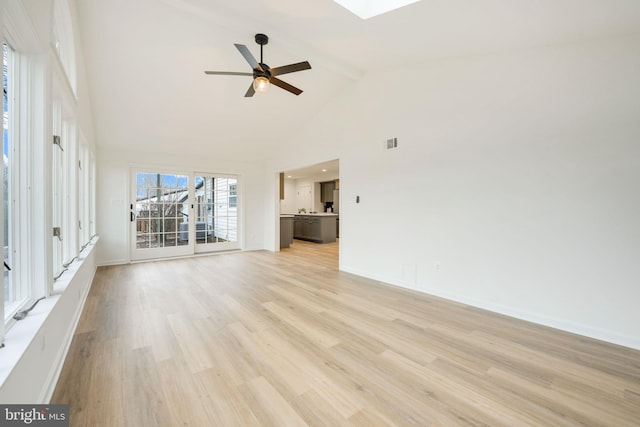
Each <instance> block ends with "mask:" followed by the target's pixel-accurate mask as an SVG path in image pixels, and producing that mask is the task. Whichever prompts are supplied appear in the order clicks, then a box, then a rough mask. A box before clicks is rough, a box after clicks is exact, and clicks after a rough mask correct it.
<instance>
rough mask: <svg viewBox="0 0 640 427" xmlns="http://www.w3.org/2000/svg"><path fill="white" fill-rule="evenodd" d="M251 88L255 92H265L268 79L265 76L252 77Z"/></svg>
mask: <svg viewBox="0 0 640 427" xmlns="http://www.w3.org/2000/svg"><path fill="white" fill-rule="evenodd" d="M253 89H254V90H255V91H256V92H257V93H265V92H266V91H267V89H269V79H268V78H266V77H256V78H255V79H253Z"/></svg>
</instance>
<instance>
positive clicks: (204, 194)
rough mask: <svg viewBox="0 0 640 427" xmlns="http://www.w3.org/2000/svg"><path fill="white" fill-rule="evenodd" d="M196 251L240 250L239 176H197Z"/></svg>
mask: <svg viewBox="0 0 640 427" xmlns="http://www.w3.org/2000/svg"><path fill="white" fill-rule="evenodd" d="M195 201H196V203H195V209H196V212H195V228H196V235H195V238H196V248H195V251H196V252H209V251H217V250H231V249H239V248H240V244H239V241H238V179H237V178H236V177H229V176H219V175H204V174H201V175H197V176H196V177H195Z"/></svg>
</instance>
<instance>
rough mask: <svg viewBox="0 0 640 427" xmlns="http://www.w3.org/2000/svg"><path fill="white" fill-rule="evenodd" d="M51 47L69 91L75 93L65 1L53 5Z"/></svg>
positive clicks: (71, 39)
mask: <svg viewBox="0 0 640 427" xmlns="http://www.w3.org/2000/svg"><path fill="white" fill-rule="evenodd" d="M52 40H53V47H54V49H55V51H56V53H57V54H58V59H59V60H60V64H61V65H62V68H63V69H64V71H65V73H66V75H67V79H68V81H69V85H70V86H71V90H72V91H73V92H74V94H75V92H76V53H75V43H74V39H73V27H72V25H71V13H70V12H69V5H68V4H67V0H55V1H54V4H53V34H52Z"/></svg>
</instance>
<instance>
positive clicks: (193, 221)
mask: <svg viewBox="0 0 640 427" xmlns="http://www.w3.org/2000/svg"><path fill="white" fill-rule="evenodd" d="M131 179H132V184H131V192H132V194H133V195H134V197H132V199H134V200H132V201H131V203H130V205H129V208H130V212H129V215H130V221H131V233H130V234H131V248H132V249H131V259H132V260H134V261H136V260H144V259H154V258H165V257H175V256H186V255H192V254H194V253H202V252H213V251H219V250H232V249H240V243H239V229H238V223H239V221H238V203H239V200H238V196H239V195H238V178H237V177H233V176H221V175H210V174H209V175H207V174H197V175H196V174H193V173H175V172H166V171H153V170H140V169H136V170H132V172H131Z"/></svg>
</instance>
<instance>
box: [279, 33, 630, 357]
mask: <svg viewBox="0 0 640 427" xmlns="http://www.w3.org/2000/svg"><path fill="white" fill-rule="evenodd" d="M380 81H384V84H380V83H379V82H380ZM371 88H372V89H371ZM391 137H398V141H399V148H398V149H397V150H394V151H385V150H383V148H382V147H383V143H384V141H385V140H386V139H387V138H391ZM298 141H299V144H298V143H297V142H298ZM335 157H339V159H340V192H341V205H340V219H341V221H340V222H341V230H340V234H341V239H340V254H341V268H342V269H343V270H346V271H349V272H354V273H357V274H361V275H363V276H368V277H372V278H376V279H380V280H383V281H386V282H389V283H392V284H397V285H400V286H405V287H409V288H413V289H417V290H421V291H424V292H427V293H431V294H435V295H440V296H444V297H447V298H451V299H453V300H457V301H462V302H465V303H469V304H472V305H475V306H478V307H484V308H488V309H491V310H494V311H498V312H502V313H506V314H509V315H513V316H516V317H520V318H524V319H528V320H532V321H535V322H539V323H542V324H547V325H551V326H554V327H558V328H561V329H565V330H568V331H573V332H577V333H580V334H584V335H588V336H592V337H596V338H600V339H604V340H608V341H611V342H615V343H620V344H623V345H626V346H630V347H635V348H640V310H638V307H637V304H638V301H640V286H638V284H639V283H640V221H639V220H638V218H640V36H638V35H636V36H629V37H624V38H616V39H610V40H602V41H598V42H590V43H584V44H574V45H565V46H556V47H547V48H539V49H531V50H527V51H521V52H513V53H509V54H503V55H487V56H480V57H473V58H465V59H453V60H447V61H439V62H432V63H428V64H421V66H419V67H418V66H416V68H415V69H404V70H397V69H388V70H381V71H379V72H374V73H371V74H369V75H368V76H366V78H365V79H363V81H362V82H361V83H360V84H359V86H357V87H356V88H355V89H354V91H353V93H352V94H350V95H348V96H346V97H345V98H342V99H338V100H337V101H336V102H335V103H334V104H333V105H331V107H330V108H328V109H327V110H325V111H324V112H322V113H321V114H319V115H318V117H317V120H315V121H314V122H313V123H311V124H309V126H308V127H307V128H306V129H305V131H304V132H302V133H301V134H300V135H299V137H298V138H296V141H294V142H293V143H292V144H291V146H290V147H287V148H286V149H285V150H283V152H281V153H278V159H277V160H274V162H273V170H281V169H283V167H284V166H285V165H287V164H304V162H306V163H308V164H311V163H315V162H317V161H319V160H323V159H326V158H335ZM356 196H360V200H361V202H360V203H359V204H356V203H355V198H356Z"/></svg>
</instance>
